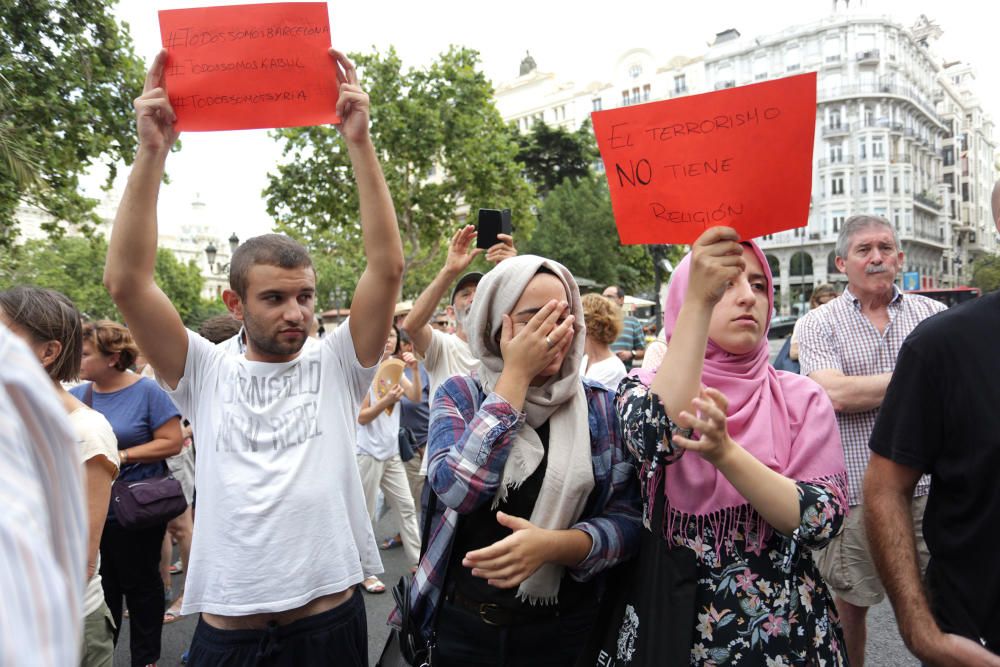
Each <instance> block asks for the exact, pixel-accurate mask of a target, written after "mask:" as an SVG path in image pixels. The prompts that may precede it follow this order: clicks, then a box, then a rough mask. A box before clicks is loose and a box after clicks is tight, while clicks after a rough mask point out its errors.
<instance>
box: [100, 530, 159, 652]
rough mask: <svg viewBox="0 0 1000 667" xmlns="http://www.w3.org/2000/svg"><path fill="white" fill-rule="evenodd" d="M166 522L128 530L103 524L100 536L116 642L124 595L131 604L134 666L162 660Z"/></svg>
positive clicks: (105, 586)
mask: <svg viewBox="0 0 1000 667" xmlns="http://www.w3.org/2000/svg"><path fill="white" fill-rule="evenodd" d="M166 531H167V524H165V523H164V524H162V525H159V526H152V527H150V528H141V529H138V530H126V529H125V528H122V527H121V526H119V525H118V524H117V523H106V524H104V534H103V535H102V536H101V583H102V584H103V586H104V600H105V602H107V603H108V609H109V610H111V616H112V618H114V619H115V645H116V646H117V645H118V633H119V631H120V629H121V627H122V598H123V597H124V598H125V602H126V603H127V604H128V615H129V649H130V654H131V660H132V667H142V666H143V665H148V664H150V663H153V662H156V661H157V660H159V659H160V632H161V630H162V629H163V580H162V579H160V547H161V546H162V545H163V535H164V534H165V533H166Z"/></svg>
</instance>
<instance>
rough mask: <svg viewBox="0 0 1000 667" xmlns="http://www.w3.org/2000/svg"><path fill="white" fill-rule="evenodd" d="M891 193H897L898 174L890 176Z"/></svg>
mask: <svg viewBox="0 0 1000 667" xmlns="http://www.w3.org/2000/svg"><path fill="white" fill-rule="evenodd" d="M892 194H894V195H898V194H899V176H893V177H892Z"/></svg>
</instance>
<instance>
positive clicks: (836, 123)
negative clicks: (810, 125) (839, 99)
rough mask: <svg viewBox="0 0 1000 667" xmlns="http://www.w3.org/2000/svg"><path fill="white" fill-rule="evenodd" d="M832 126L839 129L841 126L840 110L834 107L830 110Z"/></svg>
mask: <svg viewBox="0 0 1000 667" xmlns="http://www.w3.org/2000/svg"><path fill="white" fill-rule="evenodd" d="M830 127H832V128H836V129H839V128H840V110H839V109H834V110H833V111H831V112H830Z"/></svg>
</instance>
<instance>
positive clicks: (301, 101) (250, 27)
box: [160, 2, 356, 131]
mask: <svg viewBox="0 0 1000 667" xmlns="http://www.w3.org/2000/svg"><path fill="white" fill-rule="evenodd" d="M160 36H161V39H162V40H163V46H164V47H166V49H167V51H168V52H169V58H168V60H167V63H166V68H165V84H166V87H167V88H168V89H169V91H170V103H171V105H172V106H173V109H174V112H175V113H176V114H177V126H178V129H180V130H186V131H199V130H239V129H250V128H271V127H296V126H301V125H321V124H326V123H338V122H339V118H338V117H337V114H336V109H337V88H338V80H339V75H340V74H341V72H339V71H338V68H337V66H336V64H335V63H334V61H333V60H331V58H330V56H329V55H328V54H327V49H329V47H330V24H329V20H328V19H327V8H326V3H325V2H290V3H273V4H262V5H233V6H226V7H198V8H193V9H172V10H165V11H161V12H160ZM355 83H356V80H355Z"/></svg>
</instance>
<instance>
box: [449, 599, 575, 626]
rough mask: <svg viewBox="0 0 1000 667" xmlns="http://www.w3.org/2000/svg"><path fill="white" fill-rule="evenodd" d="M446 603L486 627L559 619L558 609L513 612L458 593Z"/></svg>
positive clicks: (546, 608) (548, 608)
mask: <svg viewBox="0 0 1000 667" xmlns="http://www.w3.org/2000/svg"><path fill="white" fill-rule="evenodd" d="M447 599H448V602H450V603H451V604H453V605H455V606H456V607H458V608H459V609H464V610H466V611H470V612H472V613H473V614H475V615H476V616H478V617H479V619H480V620H481V621H482V622H483V623H485V624H486V625H499V626H508V625H527V624H528V623H535V622H537V621H539V620H549V619H552V620H554V619H556V618H559V615H560V609H559V608H558V607H542V608H539V609H523V610H517V611H515V610H513V609H507V608H505V607H501V606H500V605H498V604H494V603H492V602H477V601H475V600H471V599H469V598H467V597H465V596H464V595H462V594H461V593H460V592H458V591H455V592H453V593H452V594H451V595H450V596H449V597H448V598H447Z"/></svg>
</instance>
